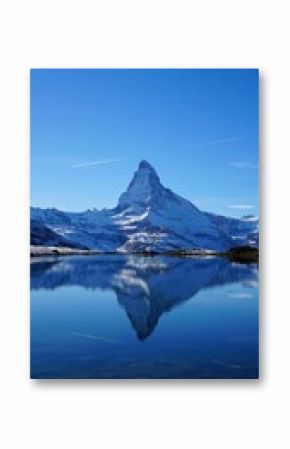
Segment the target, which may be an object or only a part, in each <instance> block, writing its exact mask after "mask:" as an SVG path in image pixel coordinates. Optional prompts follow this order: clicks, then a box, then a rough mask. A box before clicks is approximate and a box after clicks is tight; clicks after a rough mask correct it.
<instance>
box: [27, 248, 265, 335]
mask: <svg viewBox="0 0 290 449" xmlns="http://www.w3.org/2000/svg"><path fill="white" fill-rule="evenodd" d="M237 282H243V283H247V284H248V285H252V286H257V285H258V270H257V266H256V265H239V264H234V263H231V262H229V261H228V260H227V259H225V258H218V257H213V258H192V259H190V258H177V257H176V258H175V257H167V256H154V257H141V256H134V255H129V256H122V255H120V256H119V255H110V256H108V255H105V256H71V257H68V256H65V257H45V258H35V259H32V263H31V289H32V290H37V289H49V290H53V289H57V288H59V287H63V286H81V287H84V288H85V289H100V290H105V289H109V290H111V291H114V292H115V294H116V297H117V300H118V303H119V304H120V306H121V307H122V308H123V309H124V310H125V312H126V314H127V316H128V318H129V320H130V322H131V324H132V326H133V328H134V330H135V332H136V335H137V337H138V339H140V340H144V339H146V338H147V337H148V336H150V335H151V334H152V332H153V331H154V329H155V327H156V326H157V324H158V321H159V319H160V317H161V316H162V314H164V313H165V312H168V311H170V310H171V309H173V308H174V307H176V306H178V305H179V304H181V303H183V302H184V301H187V300H188V299H191V298H192V297H193V296H195V295H196V294H197V293H198V292H199V291H200V290H202V289H208V288H212V287H218V286H223V285H225V284H230V283H237ZM237 295H238V293H237ZM241 295H242V294H241Z"/></svg>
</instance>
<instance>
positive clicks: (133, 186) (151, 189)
mask: <svg viewBox="0 0 290 449" xmlns="http://www.w3.org/2000/svg"><path fill="white" fill-rule="evenodd" d="M163 189H164V187H163V186H162V185H161V183H160V180H159V176H158V175H157V173H156V171H155V170H154V168H153V167H152V165H150V164H149V162H147V161H145V160H143V161H141V162H140V164H139V167H138V170H137V171H136V172H135V173H134V176H133V179H132V181H131V182H130V184H129V186H128V188H127V190H126V192H124V193H123V194H122V195H121V196H120V199H119V204H118V206H119V207H121V208H124V207H127V206H129V205H130V206H136V205H138V206H143V205H145V204H149V203H150V202H151V201H152V200H153V198H154V197H156V196H158V193H160V192H161V191H162V190H163Z"/></svg>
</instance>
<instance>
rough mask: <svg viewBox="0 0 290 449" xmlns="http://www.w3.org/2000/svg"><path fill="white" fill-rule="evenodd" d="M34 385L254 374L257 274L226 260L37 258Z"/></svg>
mask: <svg viewBox="0 0 290 449" xmlns="http://www.w3.org/2000/svg"><path fill="white" fill-rule="evenodd" d="M31 377H32V378H34V379H63V378H66V379H86V378H91V379H99V378H101V379H104V378H169V379H173V378H186V379H191V378H193V379H218V378H234V379H243V378H247V379H251V378H257V377H258V267H257V265H256V264H249V265H246V264H237V263H232V262H229V261H227V260H226V259H224V258H218V257H214V258H207V259H202V258H194V259H193V258H191V259H190V258H177V257H165V256H154V257H142V256H132V255H129V256H122V255H104V256H64V257H60V256H57V257H42V258H40V257H35V258H32V261H31Z"/></svg>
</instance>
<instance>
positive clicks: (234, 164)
mask: <svg viewBox="0 0 290 449" xmlns="http://www.w3.org/2000/svg"><path fill="white" fill-rule="evenodd" d="M228 165H229V166H230V167H235V168H250V169H256V168H258V164H254V163H253V162H249V161H239V162H230V163H229V164H228Z"/></svg>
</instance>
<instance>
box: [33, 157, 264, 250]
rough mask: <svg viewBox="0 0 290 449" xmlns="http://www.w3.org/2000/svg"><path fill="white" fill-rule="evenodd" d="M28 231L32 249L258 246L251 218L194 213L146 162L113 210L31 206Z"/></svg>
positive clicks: (153, 248)
mask: <svg viewBox="0 0 290 449" xmlns="http://www.w3.org/2000/svg"><path fill="white" fill-rule="evenodd" d="M35 227H36V228H37V233H38V235H37V241H36V239H35V232H34V231H35ZM41 227H43V228H44V229H43V232H41V229H40V228H41ZM31 230H32V232H31V244H33V245H47V243H48V242H47V239H50V244H53V245H56V246H57V245H58V243H57V240H58V238H59V239H60V245H62V246H64V245H63V243H64V242H67V245H68V246H72V247H78V248H88V249H96V250H99V251H119V252H139V251H158V252H162V251H167V250H173V249H210V250H216V251H222V250H226V249H228V248H230V247H232V246H237V245H241V244H250V245H253V246H257V244H258V220H257V219H254V218H253V217H245V218H244V219H234V218H228V217H223V216H220V215H215V214H210V213H207V212H202V211H200V210H199V209H198V208H197V207H196V206H194V205H193V204H192V203H191V202H190V201H188V200H186V199H184V198H182V197H180V196H178V195H176V194H175V193H173V192H172V191H171V190H170V189H167V188H165V187H164V186H163V185H162V184H161V182H160V179H159V177H158V175H157V173H156V171H155V170H154V168H153V167H152V166H151V165H150V164H149V163H148V162H147V161H142V162H141V163H140V164H139V167H138V170H137V171H136V172H135V174H134V176H133V179H132V181H131V182H130V184H129V186H128V188H127V190H126V191H125V192H124V193H123V194H122V195H121V196H120V198H119V202H118V205H117V206H116V207H115V208H114V209H103V210H101V211H98V210H96V209H94V210H87V211H85V212H81V213H76V212H62V211H59V210H57V209H41V208H34V207H32V208H31ZM50 232H51V233H50Z"/></svg>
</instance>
